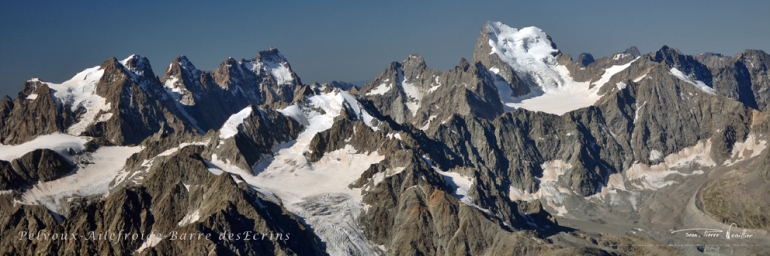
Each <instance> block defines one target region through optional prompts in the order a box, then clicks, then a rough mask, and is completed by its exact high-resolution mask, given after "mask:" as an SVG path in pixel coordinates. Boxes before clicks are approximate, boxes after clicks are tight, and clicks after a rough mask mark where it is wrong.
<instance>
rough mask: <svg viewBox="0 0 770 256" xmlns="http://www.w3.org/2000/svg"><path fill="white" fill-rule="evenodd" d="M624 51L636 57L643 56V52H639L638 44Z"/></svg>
mask: <svg viewBox="0 0 770 256" xmlns="http://www.w3.org/2000/svg"><path fill="white" fill-rule="evenodd" d="M623 53H625V54H631V56H633V57H634V58H636V57H639V56H641V55H642V54H641V53H640V52H639V48H636V46H631V47H629V48H628V49H626V50H625V51H624V52H623Z"/></svg>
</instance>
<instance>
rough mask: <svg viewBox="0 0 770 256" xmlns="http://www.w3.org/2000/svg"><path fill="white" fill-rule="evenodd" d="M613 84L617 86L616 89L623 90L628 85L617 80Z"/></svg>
mask: <svg viewBox="0 0 770 256" xmlns="http://www.w3.org/2000/svg"><path fill="white" fill-rule="evenodd" d="M615 85H616V86H617V87H618V90H623V89H626V87H627V86H628V85H627V84H626V83H624V82H618V83H616V84H615Z"/></svg>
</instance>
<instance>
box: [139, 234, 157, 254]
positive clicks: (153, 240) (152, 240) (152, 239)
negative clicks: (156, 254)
mask: <svg viewBox="0 0 770 256" xmlns="http://www.w3.org/2000/svg"><path fill="white" fill-rule="evenodd" d="M162 240H163V236H162V235H159V234H158V233H155V232H153V233H151V234H150V235H149V236H147V238H146V239H145V240H144V243H142V245H141V246H139V249H136V252H142V251H144V250H145V249H147V248H152V247H155V245H158V243H160V241H162Z"/></svg>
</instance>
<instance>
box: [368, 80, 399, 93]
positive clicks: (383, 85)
mask: <svg viewBox="0 0 770 256" xmlns="http://www.w3.org/2000/svg"><path fill="white" fill-rule="evenodd" d="M392 87H393V84H388V83H387V82H384V83H381V84H380V85H379V86H377V88H376V89H374V90H371V91H369V92H367V93H366V96H371V95H383V94H385V93H386V92H388V91H390V88H392Z"/></svg>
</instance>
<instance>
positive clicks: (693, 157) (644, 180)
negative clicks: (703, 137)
mask: <svg viewBox="0 0 770 256" xmlns="http://www.w3.org/2000/svg"><path fill="white" fill-rule="evenodd" d="M693 165H695V166H693ZM714 166H716V163H714V160H713V159H711V140H708V141H706V142H703V141H700V142H698V144H695V145H694V146H692V147H687V148H685V149H683V150H681V151H679V152H676V153H673V154H670V155H668V156H666V157H665V158H664V160H663V162H661V163H659V164H656V165H653V166H648V165H646V164H641V163H635V164H634V165H632V166H631V168H629V169H628V170H626V171H625V176H626V179H627V180H629V181H638V182H639V183H640V184H641V186H636V187H637V188H640V189H647V190H657V189H660V188H663V187H665V186H668V185H672V184H676V181H673V180H666V178H667V177H668V176H669V175H679V176H682V177H686V176H690V175H698V174H703V173H704V172H703V170H696V171H693V172H692V173H690V174H687V173H683V172H680V171H678V169H693V168H694V167H700V168H701V169H703V168H704V167H705V168H711V167H714Z"/></svg>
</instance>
